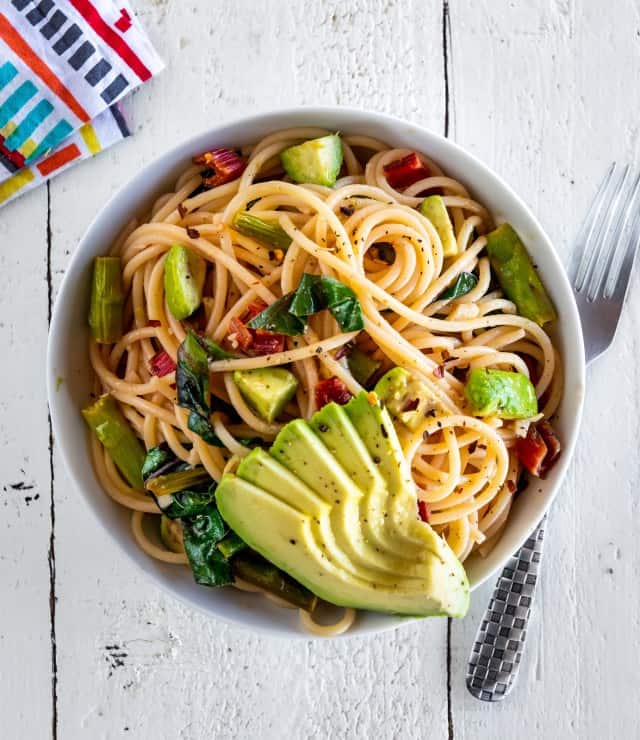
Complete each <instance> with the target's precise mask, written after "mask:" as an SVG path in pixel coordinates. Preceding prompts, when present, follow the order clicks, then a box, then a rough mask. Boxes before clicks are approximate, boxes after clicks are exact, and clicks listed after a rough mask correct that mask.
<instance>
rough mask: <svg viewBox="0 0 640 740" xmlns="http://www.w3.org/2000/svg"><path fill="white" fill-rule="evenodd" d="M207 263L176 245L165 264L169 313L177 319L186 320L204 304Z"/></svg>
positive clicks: (193, 253)
mask: <svg viewBox="0 0 640 740" xmlns="http://www.w3.org/2000/svg"><path fill="white" fill-rule="evenodd" d="M206 272H207V267H206V263H205V261H204V260H203V259H202V257H200V256H199V255H197V254H196V253H195V252H193V251H192V250H191V249H188V248H187V247H184V246H182V244H174V245H173V246H172V247H171V249H170V250H169V253H168V254H167V259H166V260H165V263H164V293H165V296H166V298H167V305H168V306H169V311H171V313H172V314H173V316H175V318H176V319H178V320H180V321H182V319H186V318H187V317H188V316H191V314H192V313H193V312H194V311H195V310H196V309H197V308H198V307H199V306H200V303H202V287H203V285H204V279H205V276H206Z"/></svg>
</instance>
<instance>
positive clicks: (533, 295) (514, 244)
mask: <svg viewBox="0 0 640 740" xmlns="http://www.w3.org/2000/svg"><path fill="white" fill-rule="evenodd" d="M487 252H488V254H489V260H490V262H491V267H492V269H493V272H494V274H495V276H496V277H497V279H498V282H499V283H500V287H501V288H502V290H503V291H504V294H505V295H506V296H507V298H508V299H509V300H510V301H513V302H514V303H515V304H516V308H517V309H518V313H519V314H520V315H521V316H524V317H525V318H527V319H531V321H535V322H536V324H539V325H540V326H544V324H546V323H547V322H548V321H553V320H554V319H556V318H557V314H556V310H555V308H554V307H553V303H552V302H551V299H550V298H549V295H548V293H547V291H546V290H545V287H544V285H543V284H542V281H541V280H540V277H539V276H538V273H537V272H536V268H535V267H534V266H533V263H532V262H531V258H530V257H529V254H528V252H527V250H526V248H525V246H524V244H523V243H522V242H521V241H520V237H519V236H518V234H517V233H516V232H515V230H514V229H513V227H512V226H510V225H509V224H502V225H501V226H498V228H497V229H495V231H492V232H491V233H490V234H487Z"/></svg>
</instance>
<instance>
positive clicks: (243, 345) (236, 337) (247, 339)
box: [227, 316, 253, 351]
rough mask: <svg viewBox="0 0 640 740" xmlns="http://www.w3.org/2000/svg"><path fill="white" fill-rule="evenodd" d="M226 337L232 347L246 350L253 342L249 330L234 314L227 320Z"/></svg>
mask: <svg viewBox="0 0 640 740" xmlns="http://www.w3.org/2000/svg"><path fill="white" fill-rule="evenodd" d="M227 338H228V339H229V342H230V343H231V346H232V347H233V348H234V349H242V350H245V351H246V350H248V349H249V347H250V346H251V344H252V343H253V334H251V331H250V330H249V329H247V327H246V326H245V325H244V324H243V322H242V321H240V319H239V318H238V317H237V316H234V317H233V318H232V319H231V321H230V322H229V333H228V335H227Z"/></svg>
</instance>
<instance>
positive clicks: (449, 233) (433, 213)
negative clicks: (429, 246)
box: [420, 195, 458, 257]
mask: <svg viewBox="0 0 640 740" xmlns="http://www.w3.org/2000/svg"><path fill="white" fill-rule="evenodd" d="M420 213H421V214H422V215H423V216H425V217H426V218H428V219H429V221H431V223H432V224H433V226H434V228H435V230H436V231H437V232H438V236H439V237H440V241H441V242H442V251H443V254H444V256H445V257H453V256H455V255H456V254H458V242H457V241H456V235H455V234H454V233H453V225H452V223H451V219H450V218H449V214H448V213H447V207H446V206H445V204H444V201H443V200H442V196H441V195H429V196H428V197H427V198H425V199H424V200H423V201H422V203H421V204H420Z"/></svg>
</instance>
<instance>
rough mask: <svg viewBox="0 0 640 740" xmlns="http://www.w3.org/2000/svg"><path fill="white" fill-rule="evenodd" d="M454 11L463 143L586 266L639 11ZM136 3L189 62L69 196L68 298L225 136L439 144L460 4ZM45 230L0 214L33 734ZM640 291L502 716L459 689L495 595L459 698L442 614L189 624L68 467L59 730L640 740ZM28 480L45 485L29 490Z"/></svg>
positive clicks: (24, 665) (60, 504) (466, 633)
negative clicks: (100, 248)
mask: <svg viewBox="0 0 640 740" xmlns="http://www.w3.org/2000/svg"><path fill="white" fill-rule="evenodd" d="M449 4H450V6H451V8H450V10H451V47H450V48H449V83H450V90H449V93H450V96H449V97H450V100H449V102H450V110H449V112H450V134H451V135H452V136H453V137H454V138H456V139H457V141H459V142H460V143H461V144H462V145H464V146H466V147H467V148H469V149H470V150H471V151H473V152H474V153H476V154H478V155H479V156H480V157H481V158H482V159H484V160H485V161H486V162H487V163H488V164H489V165H491V166H493V167H494V168H495V169H496V170H497V171H498V172H500V173H501V174H502V175H504V176H505V177H506V179H507V180H508V181H509V182H510V183H511V184H512V185H513V186H514V187H515V188H516V189H517V190H518V192H520V193H521V194H522V195H523V196H524V198H525V199H526V200H527V201H528V202H529V203H530V205H531V206H532V207H533V208H534V210H535V211H536V212H537V214H538V215H539V217H540V218H541V220H542V222H543V224H544V225H545V226H546V228H547V229H548V231H549V233H550V235H551V236H552V238H553V239H554V241H555V243H556V245H557V247H558V249H559V250H560V251H561V252H562V253H563V254H564V255H566V254H567V250H568V245H569V244H570V241H571V236H572V234H574V233H575V232H576V230H577V226H578V224H579V220H580V217H581V215H582V213H583V212H584V210H585V208H586V207H587V204H588V201H589V198H590V196H591V195H592V193H593V190H594V188H595V184H596V182H597V180H598V178H599V177H600V176H601V174H602V172H603V171H604V168H605V165H606V163H608V161H609V160H610V159H611V158H612V157H619V158H629V159H631V158H633V157H634V155H636V156H637V147H638V128H637V111H638V109H639V107H640V105H639V104H640V90H638V88H637V85H636V84H635V83H636V82H637V78H638V61H637V60H638V44H639V41H638V35H637V34H638V28H639V27H640V19H639V17H638V9H637V8H636V7H635V6H634V4H633V3H616V4H615V10H609V11H607V12H606V13H603V12H602V7H601V4H600V3H598V2H595V0H588V1H585V2H579V1H578V0H535V2H528V3H515V2H507V0H473V1H472V0H455V1H454V0H451V1H450V3H449ZM135 5H136V7H137V9H138V11H139V13H140V15H141V17H142V19H143V22H144V23H145V25H146V27H147V28H148V29H149V32H150V33H151V35H152V37H153V39H154V41H155V43H156V44H157V46H158V48H159V50H160V51H161V53H162V55H163V57H164V58H165V60H166V61H167V65H168V68H167V70H166V71H165V72H164V73H163V74H162V75H161V76H160V77H159V78H158V79H157V80H156V81H154V82H152V83H151V84H150V85H148V86H146V87H145V88H143V89H142V90H141V91H140V92H139V93H137V94H136V95H135V97H134V100H133V101H132V103H131V109H132V110H131V116H132V120H133V121H134V123H135V126H136V135H135V137H134V138H133V139H131V140H129V141H127V142H126V143H124V144H122V145H120V146H119V147H117V148H115V149H113V150H112V151H110V152H107V153H105V154H104V155H102V156H101V157H99V158H98V159H96V160H95V161H94V162H89V163H84V164H82V165H80V166H78V167H76V168H74V169H72V170H71V171H70V172H68V173H66V174H64V175H62V176H61V177H60V178H58V179H56V180H55V181H54V182H53V183H52V184H51V187H50V194H51V197H50V226H51V261H50V272H51V277H52V286H53V292H54V294H55V290H56V289H57V286H58V283H59V278H60V276H61V274H62V273H63V271H64V269H65V266H66V264H67V261H68V259H69V254H70V253H71V252H72V251H73V249H74V246H75V244H76V243H77V241H78V239H79V237H80V235H81V234H82V232H83V231H84V229H85V228H86V226H87V224H88V223H89V221H90V219H91V217H92V215H93V214H94V213H95V211H96V210H97V209H98V208H99V207H100V204H101V203H102V202H103V201H104V200H105V199H106V198H107V197H108V196H109V195H110V194H111V193H112V192H113V190H114V189H115V188H117V187H118V185H119V184H120V183H121V182H123V181H124V180H126V179H128V178H129V177H130V176H131V175H132V174H133V173H134V172H135V171H137V170H138V169H139V168H140V166H142V165H143V164H145V163H147V162H149V161H150V160H151V159H152V158H154V157H155V156H157V155H158V154H159V153H160V152H162V151H163V150H164V149H165V148H166V147H167V146H169V145H171V144H172V143H173V142H174V141H176V140H178V139H182V138H185V137H186V136H188V135H190V134H192V133H194V132H196V131H198V130H201V129H203V128H204V127H206V126H208V125H211V124H212V123H215V122H219V121H223V120H225V119H229V118H232V117H234V116H238V115H242V114H244V113H249V112H253V111H254V110H256V109H266V108H272V107H277V106H285V105H293V104H298V103H300V104H304V103H337V104H340V103H342V104H350V105H359V106H362V107H369V108H372V109H378V110H382V111H388V112H392V113H396V114H398V115H402V116H405V117H407V118H409V119H411V120H415V121H417V122H420V123H422V124H424V125H426V126H430V127H431V128H433V129H434V130H436V131H442V130H443V127H444V119H445V86H444V75H443V48H442V39H443V34H442V5H443V3H442V2H441V0H416V1H415V2H406V1H400V0H397V1H396V2H393V1H392V0H389V1H384V0H339V1H335V2H327V1H326V0H325V1H324V2H319V1H318V0H292V1H290V2H289V1H287V2H285V0H259V1H258V2H255V1H253V0H237V1H236V2H233V3H230V2H225V1H224V0H215V1H214V0H136V2H135ZM46 232H47V194H46V190H45V189H43V188H41V189H39V190H37V191H35V192H33V193H31V194H29V195H27V196H26V197H24V198H22V199H20V200H18V201H16V202H15V203H14V204H12V205H10V206H9V207H8V208H5V209H3V210H2V211H0V241H1V242H2V244H1V248H0V268H1V273H2V275H3V280H2V283H0V286H1V287H0V316H1V317H2V319H1V324H0V343H1V344H0V346H1V348H2V351H3V356H4V357H7V358H8V360H9V361H8V363H7V364H6V365H5V368H6V369H5V371H4V372H3V373H2V377H3V381H4V382H3V394H2V398H1V399H0V409H1V410H2V417H1V420H0V462H1V464H2V465H1V468H0V470H1V471H2V472H1V484H2V486H1V487H2V490H0V497H2V498H1V499H0V530H1V539H0V543H1V544H0V587H1V589H2V591H1V594H2V600H1V602H0V604H1V608H0V715H1V717H2V723H3V724H2V727H3V729H2V732H1V734H2V736H3V737H5V736H6V737H20V738H28V739H29V740H30V739H31V738H46V737H50V736H51V724H52V701H51V696H52V683H51V640H50V619H49V608H50V607H49V565H48V561H47V554H48V549H49V535H50V510H49V491H50V475H49V461H48V453H47V442H48V427H47V415H46V405H45V399H44V378H43V372H42V368H43V367H44V343H45V335H46V328H47V327H46V324H47V302H48V296H47V292H48V291H47V239H46ZM23 286H24V287H23ZM638 286H639V281H638V280H637V279H636V280H635V281H634V285H633V286H632V295H631V301H630V304H629V307H628V311H627V314H626V316H625V318H624V321H623V325H622V328H621V333H620V337H619V340H618V343H617V344H616V347H615V349H614V350H613V351H612V352H611V353H610V355H609V356H607V357H605V358H604V359H602V360H601V361H600V362H598V364H597V365H595V366H594V367H593V368H592V370H591V374H590V384H589V385H590V388H589V396H588V400H587V405H586V410H585V425H584V428H583V433H582V439H581V444H580V447H579V451H578V454H577V458H576V461H575V464H574V465H573V468H572V472H571V474H570V476H569V478H568V479H567V482H566V485H565V490H564V491H563V493H562V495H561V497H560V499H559V500H558V504H557V506H556V507H555V509H554V511H553V514H552V517H551V521H550V526H549V537H548V542H547V557H546V563H545V567H544V576H543V583H542V588H541V597H542V598H541V599H540V600H539V606H540V607H541V608H539V609H538V610H537V618H536V619H535V620H534V623H533V625H532V627H531V635H530V640H529V642H530V644H529V649H528V652H527V655H526V659H525V665H524V666H523V670H522V675H521V678H520V682H519V685H518V687H517V688H516V689H515V690H514V693H513V694H512V696H511V697H510V698H509V699H508V700H507V702H505V703H504V704H503V705H501V706H495V707H488V706H486V705H483V704H479V703H477V702H475V701H474V700H473V699H471V698H470V697H469V696H468V694H467V693H466V690H465V688H464V670H465V665H466V660H467V655H468V651H469V647H470V644H471V641H472V638H473V634H474V632H475V628H476V623H477V618H478V617H479V615H480V613H481V612H482V610H483V609H484V606H485V601H486V596H487V593H488V591H487V589H484V590H483V591H482V592H480V593H477V594H476V596H475V598H474V602H473V608H472V613H471V615H470V616H469V617H468V618H467V619H466V620H465V621H464V622H462V623H456V624H454V625H453V627H452V638H451V692H450V702H448V696H447V694H448V692H447V640H446V633H447V629H446V623H444V622H425V623H423V624H420V625H418V626H415V627H409V628H404V629H401V630H399V631H397V632H395V633H392V634H385V635H382V636H380V637H377V638H372V639H357V640H356V639H354V640H346V641H344V640H343V641H338V642H335V643H334V642H331V643H300V642H294V643H291V644H288V643H286V642H284V641H272V640H268V639H264V638H262V637H256V636H253V635H251V634H248V633H245V632H243V631H240V630H238V629H235V628H232V627H229V626H227V625H224V624H222V623H219V622H215V621H213V620H210V619H208V618H205V617H203V616H201V615H200V614H196V613H194V612H191V611H190V610H188V609H186V608H185V607H182V606H181V605H179V604H177V603H176V602H174V601H173V600H172V599H170V598H168V597H166V596H165V595H164V594H163V593H161V592H160V591H158V590H157V589H156V588H155V587H154V586H152V585H150V584H149V583H148V582H147V581H146V580H145V579H144V578H143V577H142V576H141V575H140V574H139V573H137V572H136V571H135V570H134V569H133V567H132V566H131V565H130V563H129V562H128V561H126V560H125V559H124V557H123V556H121V555H120V554H119V553H118V552H117V551H116V550H114V548H113V546H112V544H111V543H110V542H109V541H108V540H107V538H106V536H105V535H104V534H103V533H102V532H101V531H100V530H99V529H98V528H97V526H96V525H95V523H94V522H93V520H92V518H91V517H90V515H89V514H88V512H87V511H86V510H85V508H84V506H83V505H82V504H81V502H80V501H79V499H78V496H77V495H76V493H75V492H74V490H73V488H72V487H71V484H70V481H69V479H68V477H67V475H66V473H65V470H64V468H63V466H62V465H61V463H60V461H59V460H58V459H57V457H56V455H55V454H54V458H53V469H54V474H55V477H54V485H53V489H54V503H55V563H56V573H55V592H56V596H57V602H56V619H55V628H56V636H57V667H58V671H57V686H56V689H57V736H58V737H59V738H63V739H64V740H75V739H76V738H85V737H89V738H126V737H134V738H147V737H157V738H170V739H171V740H174V739H175V738H184V739H185V740H191V738H194V739H199V738H204V737H206V738H209V737H211V738H216V739H223V740H226V738H242V739H243V740H244V739H245V738H250V739H253V738H261V739H262V738H264V739H266V740H270V738H281V737H292V738H296V739H297V738H329V737H331V738H334V737H336V738H338V737H349V738H352V737H357V738H372V737H376V738H378V737H379V738H385V739H386V738H389V739H391V738H401V737H402V738H405V737H406V738H434V739H436V740H440V739H442V740H445V739H446V738H448V737H450V736H451V735H450V731H451V728H450V724H449V711H448V710H450V713H451V718H452V720H453V736H454V737H456V738H465V740H475V739H476V738H484V737H488V736H489V735H491V736H494V737H503V738H509V739H510V738H516V737H519V736H526V737H535V738H550V739H551V738H553V739H555V738H557V737H562V738H580V739H582V738H609V737H623V738H627V737H634V736H636V735H637V723H636V720H635V717H636V716H637V702H638V698H639V697H638V683H639V681H638V678H639V677H638V668H637V666H638V664H639V663H640V645H639V640H638V627H639V625H638V620H639V617H638V615H639V614H640V609H639V606H640V603H639V602H640V585H639V583H640V579H639V578H638V571H639V568H640V560H639V559H640V553H639V550H638V546H637V545H636V540H635V538H634V537H633V534H634V531H635V530H636V529H638V526H639V525H640V522H639V521H638V520H639V514H638V506H637V503H636V501H637V493H636V490H635V489H636V487H637V484H638V482H639V481H640V464H639V462H638V461H639V457H638V454H637V439H638V437H639V436H640V434H639V428H638V418H639V412H640V408H639V407H640V402H639V400H638V399H639V398H640V382H639V380H638V376H637V373H636V372H635V364H634V362H633V360H634V358H635V357H636V356H637V353H638V340H637V336H638V335H637V328H636V327H637V326H638V323H639V322H640V299H638V297H637V291H638ZM21 469H23V470H24V472H22V470H21ZM21 481H23V482H24V483H25V485H32V484H33V485H34V486H35V487H34V488H33V489H29V490H22V491H20V490H14V489H13V488H11V487H10V484H17V483H20V482H21ZM5 487H6V490H5ZM30 494H33V496H34V499H32V500H31V501H27V500H26V499H27V497H28V496H29V495H30ZM36 494H39V495H40V498H38V499H37V500H36V499H35V495H36Z"/></svg>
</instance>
